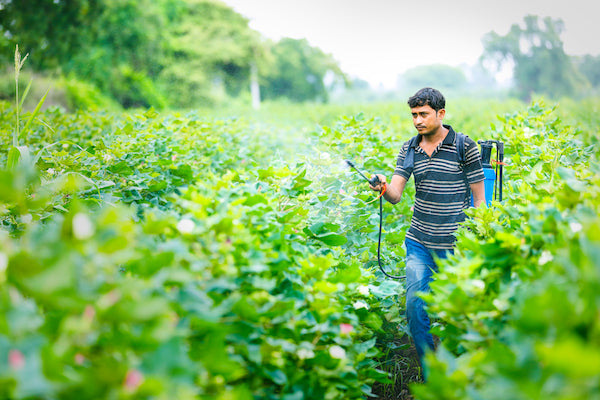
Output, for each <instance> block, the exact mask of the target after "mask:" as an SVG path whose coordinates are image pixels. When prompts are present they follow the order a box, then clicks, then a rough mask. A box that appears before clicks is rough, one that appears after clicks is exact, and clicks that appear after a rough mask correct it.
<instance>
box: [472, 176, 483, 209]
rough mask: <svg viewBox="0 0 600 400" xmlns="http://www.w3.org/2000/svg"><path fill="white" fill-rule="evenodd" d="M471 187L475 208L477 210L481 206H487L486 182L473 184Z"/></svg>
mask: <svg viewBox="0 0 600 400" xmlns="http://www.w3.org/2000/svg"><path fill="white" fill-rule="evenodd" d="M470 186H471V192H472V193H473V206H475V208H477V207H479V206H480V205H482V204H485V183H484V181H479V182H475V183H471V184H470Z"/></svg>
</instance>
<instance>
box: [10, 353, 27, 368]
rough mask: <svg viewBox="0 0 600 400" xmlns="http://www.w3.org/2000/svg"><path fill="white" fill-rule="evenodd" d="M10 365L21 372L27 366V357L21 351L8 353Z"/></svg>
mask: <svg viewBox="0 0 600 400" xmlns="http://www.w3.org/2000/svg"><path fill="white" fill-rule="evenodd" d="M8 365H10V367H11V368H12V369H14V370H17V371H18V370H20V369H21V368H23V367H24V366H25V356H23V353H21V352H20V351H19V350H11V351H9V352H8Z"/></svg>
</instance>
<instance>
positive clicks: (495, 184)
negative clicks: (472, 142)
mask: <svg viewBox="0 0 600 400" xmlns="http://www.w3.org/2000/svg"><path fill="white" fill-rule="evenodd" d="M477 143H479V146H480V147H481V151H480V154H481V164H482V166H483V175H484V176H485V180H484V183H485V199H486V204H487V206H488V207H489V206H490V205H491V203H492V200H494V201H502V172H503V171H502V166H503V161H504V143H503V142H500V141H498V140H479V141H477ZM494 145H496V160H494V162H495V164H496V168H495V170H494V168H493V167H492V148H493V147H494ZM473 203H474V200H473V195H471V206H473Z"/></svg>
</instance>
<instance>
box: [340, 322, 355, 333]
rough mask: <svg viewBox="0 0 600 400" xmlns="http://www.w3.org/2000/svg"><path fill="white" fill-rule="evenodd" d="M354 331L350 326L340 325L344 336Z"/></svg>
mask: <svg viewBox="0 0 600 400" xmlns="http://www.w3.org/2000/svg"><path fill="white" fill-rule="evenodd" d="M353 330H354V327H353V326H352V325H350V324H340V332H341V333H342V335H347V334H348V333H350V332H352V331H353Z"/></svg>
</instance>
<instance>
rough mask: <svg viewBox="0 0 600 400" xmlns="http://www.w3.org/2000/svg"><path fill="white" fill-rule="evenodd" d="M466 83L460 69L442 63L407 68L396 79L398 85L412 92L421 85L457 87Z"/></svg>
mask: <svg viewBox="0 0 600 400" xmlns="http://www.w3.org/2000/svg"><path fill="white" fill-rule="evenodd" d="M466 84H467V78H466V76H465V73H464V72H463V70H462V69H460V68H458V67H451V66H449V65H443V64H433V65H423V66H419V67H415V68H411V69H409V70H407V71H406V72H405V73H404V74H402V75H401V76H400V77H399V79H398V87H399V88H400V89H402V90H406V91H410V92H413V91H415V90H418V89H420V88H422V87H428V86H429V87H435V88H439V89H450V90H452V89H459V88H461V87H464V86H465V85H466Z"/></svg>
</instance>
